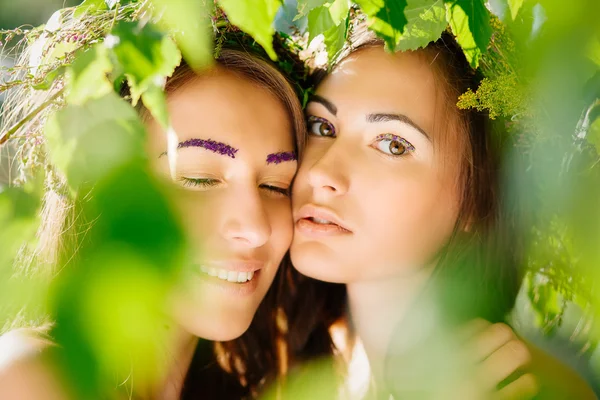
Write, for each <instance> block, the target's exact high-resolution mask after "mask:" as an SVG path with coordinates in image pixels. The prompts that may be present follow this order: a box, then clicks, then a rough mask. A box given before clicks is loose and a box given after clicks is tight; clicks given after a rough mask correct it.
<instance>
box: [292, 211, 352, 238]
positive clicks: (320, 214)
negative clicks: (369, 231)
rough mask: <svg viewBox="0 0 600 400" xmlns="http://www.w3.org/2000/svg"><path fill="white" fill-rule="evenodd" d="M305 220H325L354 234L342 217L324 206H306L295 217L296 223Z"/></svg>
mask: <svg viewBox="0 0 600 400" xmlns="http://www.w3.org/2000/svg"><path fill="white" fill-rule="evenodd" d="M305 218H317V219H324V220H327V221H330V222H332V223H334V224H336V225H337V226H339V227H340V228H342V229H345V230H347V231H349V232H352V230H351V229H350V228H348V226H347V225H346V223H345V222H344V221H343V220H342V219H341V218H340V217H338V216H337V214H336V213H335V212H333V211H332V210H330V209H328V208H326V207H323V206H317V205H314V204H306V205H304V206H302V207H301V208H300V210H298V212H297V213H296V215H294V222H298V221H300V220H301V219H305Z"/></svg>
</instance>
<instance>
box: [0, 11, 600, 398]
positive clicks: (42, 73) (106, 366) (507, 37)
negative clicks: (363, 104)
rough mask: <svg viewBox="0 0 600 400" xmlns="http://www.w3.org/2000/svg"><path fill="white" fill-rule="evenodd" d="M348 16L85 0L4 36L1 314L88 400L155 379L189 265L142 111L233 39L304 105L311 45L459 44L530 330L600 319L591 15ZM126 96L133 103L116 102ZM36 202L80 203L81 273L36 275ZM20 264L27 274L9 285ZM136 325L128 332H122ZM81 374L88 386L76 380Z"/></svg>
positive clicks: (595, 45)
mask: <svg viewBox="0 0 600 400" xmlns="http://www.w3.org/2000/svg"><path fill="white" fill-rule="evenodd" d="M355 3H356V4H354V3H353V2H350V1H348V0H298V1H297V15H296V17H295V18H294V20H295V22H298V21H300V20H301V19H306V20H307V24H306V25H307V28H306V31H303V30H302V29H299V28H297V27H292V29H290V31H291V32H293V34H283V33H280V34H276V32H275V28H274V26H275V24H274V22H275V21H276V19H277V18H278V11H279V10H280V7H281V5H282V4H281V1H280V0H260V1H250V0H217V1H212V0H210V1H208V0H193V1H186V0H177V1H166V0H137V1H136V0H133V1H110V0H106V1H104V0H85V1H84V2H83V3H82V4H81V5H79V6H77V7H69V8H65V9H62V10H59V11H57V12H56V13H55V14H54V15H53V16H52V18H51V19H50V20H49V21H48V23H47V24H45V25H44V26H42V27H37V28H31V29H30V28H19V29H16V30H12V31H1V32H0V42H3V43H6V42H13V41H14V40H15V38H17V39H18V38H21V41H20V46H18V48H19V47H20V48H24V49H25V52H24V53H23V55H22V56H21V58H20V59H18V60H17V62H16V65H15V66H14V67H10V68H6V67H1V68H2V69H0V92H3V93H5V94H6V96H7V97H6V102H7V103H6V104H7V107H6V108H3V111H2V113H1V115H0V118H1V122H2V130H1V131H0V145H2V144H6V143H8V144H10V145H12V146H15V147H16V148H17V151H16V155H15V156H16V157H18V158H19V161H20V168H19V171H18V172H19V174H18V175H17V178H16V179H15V180H14V182H11V185H10V187H9V186H6V187H0V224H1V225H2V228H3V229H2V230H1V231H0V293H2V296H3V299H2V300H3V301H2V302H0V303H2V305H3V308H0V317H2V318H3V319H8V318H9V317H15V316H21V315H22V314H21V311H22V310H21V307H19V304H17V305H16V306H14V307H13V306H12V305H11V306H10V307H8V306H5V304H8V301H7V302H4V300H5V298H6V299H13V300H14V302H16V303H20V304H22V305H24V304H26V303H27V305H28V306H31V307H32V308H37V309H44V311H47V312H49V313H50V314H51V317H52V318H53V319H54V320H56V321H59V322H60V324H59V326H60V329H58V330H57V331H56V332H53V334H54V336H55V337H56V339H57V340H58V341H59V342H69V343H70V344H72V346H70V347H69V350H68V351H66V352H65V354H64V355H63V356H64V357H63V358H61V362H62V363H63V366H64V367H65V370H66V371H72V372H73V373H74V374H75V375H74V378H75V379H74V381H75V382H77V383H78V385H79V386H78V390H79V391H80V392H81V394H82V396H81V398H91V397H94V394H96V393H97V392H98V391H100V390H101V389H100V388H101V387H104V385H105V384H106V382H109V381H111V379H112V375H111V374H112V372H113V371H112V367H113V366H116V367H117V368H120V369H123V370H128V369H129V368H130V367H131V366H132V365H134V366H135V367H136V368H135V370H136V374H137V375H136V378H139V379H140V380H142V381H143V380H152V379H154V377H155V376H154V374H155V373H158V372H157V371H156V370H154V369H152V368H149V366H155V365H161V362H162V360H161V357H162V354H160V352H158V351H157V350H156V346H155V343H154V342H152V341H151V340H150V339H148V335H147V334H145V333H146V332H159V331H160V322H161V319H160V312H159V308H160V305H161V304H163V303H164V301H165V296H166V293H167V292H168V289H169V288H170V285H172V284H173V282H174V281H175V280H176V279H177V276H178V273H179V272H180V271H179V269H180V268H181V265H180V264H181V260H182V259H183V258H184V257H185V251H186V238H185V237H184V235H183V233H182V232H181V229H180V227H179V220H178V219H177V217H176V216H175V215H174V213H173V211H172V207H171V204H170V202H169V199H168V196H167V195H166V194H165V192H164V190H163V188H162V186H161V183H159V182H158V180H157V179H155V178H154V177H153V176H152V174H151V173H150V172H149V168H148V165H147V160H146V159H145V157H144V152H143V143H144V135H145V132H144V125H143V124H142V122H141V121H140V119H139V114H138V112H137V111H136V109H135V108H134V107H135V106H136V104H137V103H138V102H139V101H140V99H141V101H142V103H143V105H144V106H145V107H146V108H147V109H148V110H149V111H150V113H151V114H152V116H153V117H154V118H155V119H156V120H157V121H158V122H159V123H160V124H161V125H162V127H163V128H164V130H165V132H169V131H172V130H170V129H169V128H170V120H169V115H168V112H167V108H166V101H165V97H164V93H163V90H162V88H163V85H164V82H165V80H166V79H167V78H168V77H169V76H170V75H171V74H172V73H173V71H174V69H175V67H176V66H177V65H178V64H179V63H180V62H181V60H182V59H184V60H185V61H186V62H187V63H188V64H189V65H191V66H192V67H193V68H195V69H196V70H198V71H201V70H202V69H203V68H206V67H208V66H210V65H211V63H212V62H213V59H214V58H213V56H214V54H215V53H216V54H218V52H219V48H220V46H222V45H223V43H224V42H226V41H234V42H236V43H244V44H247V45H249V46H258V45H260V46H262V48H263V49H262V50H261V51H262V52H264V53H265V54H267V55H268V56H269V57H270V58H271V59H273V60H277V63H278V66H279V67H280V69H281V70H282V71H284V72H286V73H287V74H288V75H290V76H292V78H293V80H294V82H295V84H296V89H297V91H298V94H299V96H300V97H301V98H302V100H303V103H304V104H305V103H306V100H307V96H308V95H309V93H310V90H311V88H310V87H309V84H308V81H309V78H308V76H307V73H306V69H305V68H304V67H303V66H301V67H299V66H298V64H297V61H298V60H297V58H298V55H299V54H305V55H306V54H309V52H308V51H307V47H309V45H315V44H317V43H322V44H324V45H325V48H326V51H327V57H326V60H327V61H328V62H332V61H333V60H335V59H336V57H337V56H338V55H339V54H340V51H341V50H342V48H343V47H344V45H345V44H346V42H347V39H348V37H347V36H348V35H349V33H350V32H351V31H352V29H351V28H352V24H353V22H354V21H353V18H363V17H364V18H366V20H367V23H368V25H369V28H370V29H371V30H373V31H374V32H375V33H376V34H377V35H378V36H379V37H381V38H382V39H384V41H385V43H386V48H387V49H388V51H409V50H416V49H419V48H423V47H426V46H427V45H428V44H429V43H430V42H432V41H435V40H437V39H438V38H439V37H440V36H441V34H442V32H444V31H445V30H450V31H451V32H452V33H453V34H454V35H455V36H456V38H457V41H458V43H459V45H460V46H461V48H462V50H463V52H464V54H465V56H466V58H467V60H468V61H469V62H470V63H471V65H472V66H473V67H474V68H478V70H479V72H480V73H481V74H482V75H483V76H484V79H483V80H482V81H481V84H480V86H479V87H478V88H473V89H471V90H469V91H467V92H466V93H463V94H462V95H461V96H460V98H459V101H458V104H457V105H458V107H460V108H463V109H470V108H474V109H477V110H479V111H484V112H487V113H488V114H489V116H490V118H491V119H498V120H501V122H503V123H505V125H503V131H502V133H501V134H502V135H503V136H502V137H501V138H500V139H502V140H503V141H504V142H506V143H508V144H507V154H508V156H507V160H506V162H507V163H508V164H509V167H508V168H507V176H506V179H505V180H506V182H505V183H506V188H507V191H508V192H510V193H511V194H513V195H515V197H523V198H525V199H526V200H525V202H524V204H522V205H521V207H522V208H523V211H524V214H527V215H528V219H527V221H528V223H527V224H526V225H525V224H524V226H523V227H522V229H523V232H524V233H525V234H526V236H527V239H528V240H527V242H526V243H525V244H524V245H525V247H526V251H527V260H528V261H527V262H528V265H527V267H528V273H527V278H526V281H525V284H526V290H527V293H528V295H529V297H530V300H531V302H532V304H533V308H534V310H535V311H536V313H537V318H538V323H539V325H540V326H542V327H543V329H544V330H545V331H546V332H553V331H554V330H556V329H557V328H558V327H559V325H560V322H561V320H562V317H563V312H564V307H565V304H567V302H574V303H576V304H578V305H580V306H581V308H582V309H586V310H587V309H590V308H592V309H593V310H594V312H596V313H598V312H600V297H599V295H598V292H597V288H596V287H595V285H594V284H593V282H594V281H595V280H596V279H598V278H600V276H599V274H598V268H597V266H598V265H599V264H600V254H599V253H598V248H597V243H600V207H599V206H598V205H599V204H600V193H599V190H600V189H599V188H600V173H599V172H598V171H599V169H600V156H599V154H600V118H598V117H599V116H600V113H599V112H598V109H599V107H598V99H599V98H600V89H599V88H600V85H599V84H598V82H599V79H598V77H599V76H600V75H599V74H600V56H599V54H600V51H599V49H600V44H599V43H600V39H599V37H600V36H599V33H598V31H597V28H596V26H597V22H596V21H595V20H594V16H595V15H599V14H600V5H598V4H596V3H597V2H596V3H595V2H593V1H586V0H581V1H578V2H574V3H573V4H572V5H566V3H565V4H563V3H562V2H555V1H554V2H553V1H541V2H526V1H523V0H498V1H496V2H495V3H496V4H497V7H498V9H497V10H496V9H494V10H492V11H493V12H492V11H490V10H488V8H487V7H486V2H484V1H483V0H356V1H355ZM533 3H536V4H533ZM357 7H358V9H360V12H355V11H356V10H357ZM498 10H500V11H498ZM231 24H233V25H235V26H231ZM274 35H275V36H274ZM321 35H322V36H321ZM274 38H275V40H274ZM315 46H316V45H315ZM310 56H314V55H313V54H309V55H308V57H310ZM304 61H306V62H307V64H310V62H311V60H304ZM123 85H127V88H128V89H129V90H128V93H129V95H128V97H127V98H126V99H123V98H120V97H119V95H118V94H120V93H121V92H122V89H123V88H124V86H123ZM24 99H25V100H24ZM506 127H508V129H506ZM515 159H522V160H524V161H523V162H524V165H520V164H518V163H516V162H514V160H515ZM512 162H514V165H513V164H511V163H512ZM44 188H45V189H46V192H51V193H53V194H56V196H57V198H59V199H60V201H63V202H65V204H69V207H71V208H70V209H72V210H75V208H77V207H79V208H77V211H78V212H80V213H81V215H82V216H85V220H86V221H89V222H90V223H89V229H87V230H86V231H85V232H83V233H82V232H79V233H78V235H79V236H81V237H87V238H92V239H93V240H90V241H89V242H87V241H84V243H82V244H81V248H80V254H81V255H82V256H81V258H80V259H74V260H69V262H70V263H71V264H74V265H75V266H76V267H77V268H71V267H72V265H68V267H69V268H66V272H64V273H63V274H62V275H60V276H59V277H58V278H57V279H56V280H54V281H53V283H52V285H51V286H48V285H44V284H43V283H41V282H42V280H38V279H37V278H36V276H35V275H34V273H33V272H35V271H37V270H38V269H36V268H31V265H32V264H36V263H37V264H39V265H43V264H44V263H43V262H41V256H40V254H38V253H39V252H38V249H37V243H36V239H35V232H36V230H38V229H39V228H40V226H39V225H40V218H39V216H40V213H42V212H43V206H44V204H46V202H47V201H48V199H47V198H43V193H44ZM92 190H93V196H91V199H92V200H90V196H89V193H90V191H92ZM57 201H58V200H57ZM140 205H143V206H140ZM78 215H79V214H78ZM99 215H102V218H101V219H98V216H99ZM97 219H98V220H97ZM91 221H95V223H91ZM86 226H88V225H86ZM59 228H61V229H65V230H66V228H68V227H67V226H63V225H61V226H60V227H59ZM91 243H96V244H95V245H94V244H91ZM82 260H85V262H84V261H82ZM19 263H24V264H26V265H27V267H25V268H23V269H18V270H16V271H14V270H13V269H12V267H13V265H14V264H19ZM61 267H62V265H61ZM42 269H43V268H42V267H40V268H39V270H42ZM52 271H53V272H52V273H50V275H55V272H54V270H52ZM141 276H143V279H142V280H139V279H138V278H139V277H141ZM27 279H29V281H27ZM27 287H29V288H30V289H29V290H27V289H26V288H27ZM32 288H33V289H32ZM21 289H23V290H21ZM19 293H20V294H19ZM45 296H48V298H49V299H50V300H51V301H50V303H48V304H49V305H47V304H46V302H45V300H46V297H45ZM100 304H102V305H103V306H102V307H100V306H99V305H100ZM107 305H108V306H107ZM46 308H49V310H47V309H46ZM82 315H86V318H81V316H82ZM22 318H23V319H24V320H27V318H26V317H22ZM133 318H136V320H138V321H139V324H138V325H136V326H135V327H132V326H131V324H128V323H127V322H128V321H130V320H131V319H133ZM5 326H9V325H7V324H5ZM107 338H110V340H108V341H107V340H106V339H107ZM155 338H156V340H159V339H160V338H161V334H159V333H157V334H156V336H155ZM104 346H107V347H104ZM84 364H85V365H93V366H94V373H93V374H90V370H89V369H81V368H79V366H81V365H84ZM83 371H85V372H86V373H85V374H84V372H83ZM78 374H79V375H78ZM299 382H302V381H301V380H300V381H299ZM290 385H291V386H293V387H295V386H294V385H296V384H295V383H294V382H291V384H290Z"/></svg>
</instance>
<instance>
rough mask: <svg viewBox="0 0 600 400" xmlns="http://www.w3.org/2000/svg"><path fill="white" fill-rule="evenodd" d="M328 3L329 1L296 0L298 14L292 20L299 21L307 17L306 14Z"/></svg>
mask: <svg viewBox="0 0 600 400" xmlns="http://www.w3.org/2000/svg"><path fill="white" fill-rule="evenodd" d="M329 2H331V0H298V7H297V9H298V14H297V15H296V17H295V18H294V20H297V19H300V18H302V17H304V16H306V15H308V13H309V12H310V11H311V10H313V9H315V8H318V7H321V6H323V5H325V4H326V3H329Z"/></svg>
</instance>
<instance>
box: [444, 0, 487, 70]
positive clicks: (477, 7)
mask: <svg viewBox="0 0 600 400" xmlns="http://www.w3.org/2000/svg"><path fill="white" fill-rule="evenodd" d="M446 18H447V20H448V22H449V23H450V27H451V28H452V32H453V33H454V35H455V36H456V40H457V42H458V44H459V45H460V47H461V48H462V49H463V51H464V53H465V56H466V57H467V60H468V61H469V63H470V64H471V66H473V67H474V68H476V67H477V66H478V65H479V59H480V58H481V56H482V55H483V54H484V53H485V52H486V50H487V46H488V44H489V42H490V39H491V37H492V28H491V25H490V14H489V11H488V10H487V8H486V7H485V4H484V3H483V0H457V1H455V2H452V3H447V7H446Z"/></svg>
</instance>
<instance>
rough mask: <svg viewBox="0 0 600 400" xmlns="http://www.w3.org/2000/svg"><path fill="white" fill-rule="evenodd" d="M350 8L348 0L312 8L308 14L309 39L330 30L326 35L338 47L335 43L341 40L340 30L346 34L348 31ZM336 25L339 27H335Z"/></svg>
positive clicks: (338, 0)
mask: <svg viewBox="0 0 600 400" xmlns="http://www.w3.org/2000/svg"><path fill="white" fill-rule="evenodd" d="M349 10H350V4H349V3H348V0H335V1H334V2H332V3H327V4H325V5H323V6H321V7H317V8H314V9H313V10H311V11H310V13H309V14H308V32H309V38H308V40H309V41H312V40H313V39H314V38H315V37H317V36H318V35H320V34H322V33H323V34H324V33H325V32H328V34H326V35H325V37H326V38H327V37H329V38H330V39H329V42H330V44H331V45H332V46H334V48H335V47H337V46H336V45H335V44H336V43H339V41H340V39H339V36H340V31H342V32H343V33H344V34H345V32H346V18H347V16H348V11H349ZM341 24H343V27H341V26H340V25H341ZM336 27H339V28H338V29H335V28H336ZM326 42H327V41H326ZM342 43H343V41H342ZM339 48H341V47H339ZM333 53H335V51H334V52H333ZM331 57H332V56H331Z"/></svg>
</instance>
